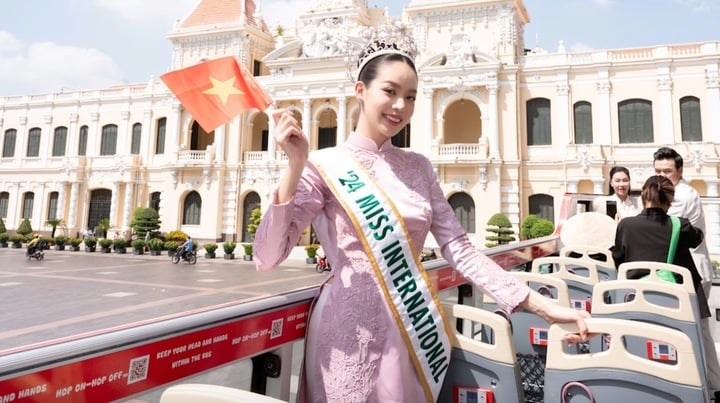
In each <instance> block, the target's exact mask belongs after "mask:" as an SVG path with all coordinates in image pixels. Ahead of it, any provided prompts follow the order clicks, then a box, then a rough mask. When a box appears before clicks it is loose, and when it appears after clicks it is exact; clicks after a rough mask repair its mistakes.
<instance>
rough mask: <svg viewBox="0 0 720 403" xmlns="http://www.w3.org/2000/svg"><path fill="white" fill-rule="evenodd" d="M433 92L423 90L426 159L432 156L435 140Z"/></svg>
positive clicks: (426, 89)
mask: <svg viewBox="0 0 720 403" xmlns="http://www.w3.org/2000/svg"><path fill="white" fill-rule="evenodd" d="M433 91H434V90H433V89H432V88H423V97H424V99H423V102H424V103H425V113H424V117H425V122H423V125H424V126H425V139H424V140H425V156H427V157H428V158H429V157H430V156H432V155H433V154H432V151H433V142H434V141H435V139H433V132H434V130H433V110H434V108H433ZM411 130H412V128H411Z"/></svg>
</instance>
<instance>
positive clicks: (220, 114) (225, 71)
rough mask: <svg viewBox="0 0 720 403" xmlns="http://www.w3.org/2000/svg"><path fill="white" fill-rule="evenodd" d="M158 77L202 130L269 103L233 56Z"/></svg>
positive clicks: (261, 108)
mask: <svg viewBox="0 0 720 403" xmlns="http://www.w3.org/2000/svg"><path fill="white" fill-rule="evenodd" d="M160 78H161V79H162V80H163V82H164V83H165V85H167V87H168V88H169V89H170V91H172V92H173V94H175V96H176V97H177V99H178V100H180V102H181V103H182V105H183V106H184V107H185V109H187V111H188V112H190V114H191V115H192V116H193V118H195V120H197V122H198V124H199V125H200V126H202V128H203V129H204V130H205V131H206V132H211V131H213V130H215V129H216V128H217V127H218V126H220V125H223V124H225V123H228V122H230V121H231V120H232V119H233V118H234V117H235V116H237V115H239V114H241V113H242V112H244V111H246V110H248V109H252V108H257V109H259V110H261V111H263V110H265V109H266V108H267V107H268V106H269V105H270V104H271V103H272V100H271V99H270V97H269V96H268V95H267V94H266V93H265V91H263V89H262V88H260V86H259V85H258V84H257V82H256V81H255V79H254V78H253V77H252V75H251V74H250V72H248V71H247V69H245V67H243V66H242V65H240V64H238V62H237V60H236V59H235V57H233V56H228V57H222V58H220V59H215V60H210V61H207V62H203V63H200V64H196V65H194V66H190V67H187V68H184V69H181V70H175V71H171V72H169V73H166V74H163V75H162V76H160Z"/></svg>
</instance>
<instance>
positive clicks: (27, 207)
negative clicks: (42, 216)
mask: <svg viewBox="0 0 720 403" xmlns="http://www.w3.org/2000/svg"><path fill="white" fill-rule="evenodd" d="M34 201H35V193H33V192H26V193H25V194H24V195H23V204H22V216H21V217H20V218H23V219H24V218H28V219H29V218H30V217H32V212H33V202H34Z"/></svg>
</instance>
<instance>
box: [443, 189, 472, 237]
mask: <svg viewBox="0 0 720 403" xmlns="http://www.w3.org/2000/svg"><path fill="white" fill-rule="evenodd" d="M448 203H450V207H452V209H453V211H454V212H455V217H456V218H457V219H458V221H460V224H462V226H463V228H464V229H465V232H467V233H470V234H474V233H475V202H474V201H473V199H472V197H470V195H469V194H467V193H463V192H460V193H455V194H454V195H452V196H450V198H449V199H448Z"/></svg>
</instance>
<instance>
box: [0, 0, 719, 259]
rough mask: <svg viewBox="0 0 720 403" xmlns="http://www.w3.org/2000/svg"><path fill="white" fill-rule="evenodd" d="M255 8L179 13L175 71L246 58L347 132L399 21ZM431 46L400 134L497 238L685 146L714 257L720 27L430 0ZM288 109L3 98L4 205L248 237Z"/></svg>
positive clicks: (408, 16) (30, 214) (266, 191)
mask: <svg viewBox="0 0 720 403" xmlns="http://www.w3.org/2000/svg"><path fill="white" fill-rule="evenodd" d="M258 10H259V8H257V7H256V5H255V3H254V2H253V1H251V0H246V1H236V2H228V1H218V0H204V1H201V2H199V3H198V5H197V6H196V8H195V9H194V10H191V11H190V12H189V13H188V14H187V16H186V17H185V18H184V19H182V20H180V21H179V23H178V24H177V25H176V26H175V27H173V29H172V31H171V32H170V33H169V34H168V35H167V38H168V39H169V40H170V41H171V42H172V45H173V46H172V54H170V55H168V57H169V58H170V59H171V64H172V69H179V68H182V67H187V66H190V65H193V64H196V63H198V62H201V61H203V60H207V59H213V58H217V57H221V56H227V55H233V56H236V57H237V58H238V60H239V61H240V62H241V63H243V64H244V65H245V66H246V67H247V68H248V69H249V70H250V71H252V72H253V73H254V75H256V77H257V79H258V81H259V82H260V84H261V85H262V86H263V87H264V88H265V89H266V91H267V92H268V93H269V94H270V96H271V97H272V98H273V100H274V101H275V103H276V104H277V106H278V107H280V108H289V109H291V110H293V111H294V112H295V114H296V116H297V117H298V120H299V121H300V122H301V124H302V127H303V130H304V132H305V133H306V135H307V136H308V139H309V141H310V146H311V148H312V149H318V148H324V147H328V146H333V145H340V144H342V142H343V141H344V139H345V138H347V136H348V134H349V133H350V132H351V131H352V130H353V128H354V126H355V121H356V119H357V115H358V103H357V101H356V99H355V96H354V91H353V83H352V81H351V79H350V74H349V73H348V71H349V69H348V60H349V55H351V54H352V53H353V52H354V51H355V50H356V48H357V46H359V45H360V44H362V39H361V33H362V31H363V30H364V29H365V28H366V27H368V26H377V25H379V24H382V23H385V22H387V21H389V20H390V19H391V17H393V16H389V15H388V14H387V10H386V9H381V8H370V7H368V5H367V2H366V1H362V0H334V1H333V0H330V1H328V0H324V1H322V0H315V1H312V2H308V8H307V10H305V11H304V12H303V13H301V14H300V15H299V16H298V18H297V20H296V23H295V26H293V27H284V29H283V30H282V31H283V32H278V30H277V29H270V28H268V27H267V25H266V24H265V22H264V20H263V18H262V15H261V13H260V12H259V11H258ZM394 17H397V18H400V19H401V20H402V21H404V22H405V23H406V24H407V25H408V26H409V27H410V28H411V30H412V32H413V36H414V38H415V41H416V44H417V46H418V50H419V56H418V57H417V59H416V67H417V69H418V74H419V88H418V98H417V101H416V106H415V115H414V116H413V118H412V121H411V124H410V125H409V127H407V128H406V129H405V130H404V131H403V132H401V133H400V134H399V135H398V136H396V138H395V139H394V142H395V143H396V144H397V145H400V146H403V147H408V148H410V149H412V150H414V151H418V152H421V153H423V154H425V155H427V156H428V158H430V160H431V161H432V163H433V165H434V166H435V167H436V171H437V174H438V178H439V180H440V182H441V185H442V188H443V190H444V191H445V194H446V196H447V199H448V202H449V203H450V204H451V205H452V206H453V208H454V209H455V211H456V215H457V216H458V218H459V219H460V220H461V222H462V223H463V225H464V226H465V227H466V229H468V231H469V232H470V233H471V238H472V239H473V240H474V242H475V244H476V245H477V246H479V247H482V246H483V245H484V243H485V241H484V238H485V236H486V235H487V233H486V231H485V227H486V224H485V223H486V222H487V220H488V219H489V218H490V217H491V216H492V215H493V214H495V213H503V214H505V215H506V216H507V217H508V218H509V219H510V221H511V222H512V223H513V225H514V226H515V229H516V230H517V227H518V226H519V224H520V222H521V221H522V219H523V218H524V217H525V216H527V215H528V214H531V213H533V214H538V215H540V216H543V217H546V218H548V219H551V220H557V218H558V217H557V216H558V214H559V210H560V203H561V200H562V195H563V194H564V193H566V192H582V193H599V194H602V193H606V192H607V188H608V178H607V173H608V171H609V170H610V168H611V167H612V166H615V165H623V166H626V167H627V168H628V169H630V172H631V176H632V180H633V188H634V189H639V188H640V186H641V185H642V183H643V182H644V180H645V179H646V178H647V177H648V176H649V175H651V174H653V170H652V153H653V152H654V151H655V150H656V149H657V148H658V147H659V146H661V145H670V146H672V147H675V148H676V149H677V150H678V152H680V153H681V154H682V155H683V157H684V158H685V172H684V173H685V177H686V178H687V179H688V180H689V181H690V182H691V184H692V185H693V186H695V188H696V189H698V191H699V192H700V194H701V195H703V196H706V197H708V201H707V202H706V204H705V209H706V216H707V220H708V223H707V224H708V226H707V228H708V242H709V245H708V246H709V248H710V251H711V253H720V209H719V207H718V204H716V203H715V202H714V201H713V199H711V198H712V197H717V196H718V161H719V160H720V159H719V157H718V150H717V148H718V142H720V42H706V43H691V44H679V45H673V44H658V46H654V47H647V48H632V49H607V50H593V51H588V52H583V53H572V52H567V51H566V50H565V49H564V48H563V46H562V43H560V44H558V48H557V49H552V50H544V49H527V48H526V46H525V43H524V26H525V24H527V23H528V22H529V19H530V16H529V15H528V13H527V10H526V9H525V7H524V5H523V3H522V1H521V0H504V1H503V0H499V1H491V0H474V1H470V0H466V1H443V0H434V1H433V0H414V1H410V2H409V3H408V4H407V6H406V7H405V8H404V10H403V14H402V16H394ZM273 129H274V128H273V121H272V119H269V118H268V116H267V115H266V114H265V113H263V112H262V111H251V112H246V113H243V114H242V115H241V116H239V117H237V118H235V119H234V120H233V121H232V122H230V123H228V124H226V125H224V126H221V127H219V128H218V129H216V130H214V131H213V132H210V133H206V132H205V131H204V130H202V128H200V127H199V126H198V125H197V123H196V122H195V121H194V119H193V117H192V116H190V115H189V114H188V113H187V112H186V111H185V110H184V108H183V107H182V105H181V104H180V103H179V102H178V101H177V99H176V98H175V97H174V96H173V95H172V93H170V91H169V90H168V89H167V88H166V87H165V86H164V84H163V83H162V82H161V81H159V80H151V81H150V82H148V83H141V84H133V85H118V86H113V87H109V88H101V89H92V90H80V91H72V92H61V93H48V94H38V95H26V96H16V97H4V98H0V135H2V147H3V148H2V157H1V158H0V217H2V218H3V220H4V221H5V225H6V227H7V228H8V229H10V230H12V229H14V228H16V227H17V226H18V225H19V223H20V221H22V219H23V218H25V217H27V218H29V219H30V221H31V224H32V226H33V228H34V229H36V230H37V229H41V230H49V227H47V226H45V222H46V221H47V219H48V218H62V219H63V221H64V222H65V226H66V230H67V231H68V233H69V234H71V235H74V234H76V233H77V232H82V231H83V230H84V229H85V228H87V227H93V226H94V225H95V224H97V222H98V221H99V220H101V219H103V218H109V219H110V222H111V223H112V224H113V227H114V228H115V229H118V230H122V231H126V232H128V231H129V224H130V220H131V218H132V212H133V210H134V209H135V208H136V207H140V206H142V207H148V206H149V207H154V208H156V209H157V210H158V211H159V214H160V218H161V221H162V226H161V229H162V230H163V231H172V230H176V229H179V230H182V231H184V232H186V233H188V234H190V235H191V236H192V237H193V238H195V239H200V240H225V239H232V240H238V241H246V240H249V239H250V238H249V235H248V234H247V233H246V230H245V228H246V225H247V218H248V216H249V213H250V211H251V210H252V209H253V208H254V207H258V206H259V207H261V208H264V207H265V206H267V203H268V202H269V200H270V198H271V193H272V191H273V189H274V187H275V186H276V184H277V181H278V179H279V177H280V175H281V173H282V171H283V169H284V167H285V166H286V162H285V159H284V155H283V153H282V152H281V150H279V148H278V147H276V145H275V144H274V142H273Z"/></svg>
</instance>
